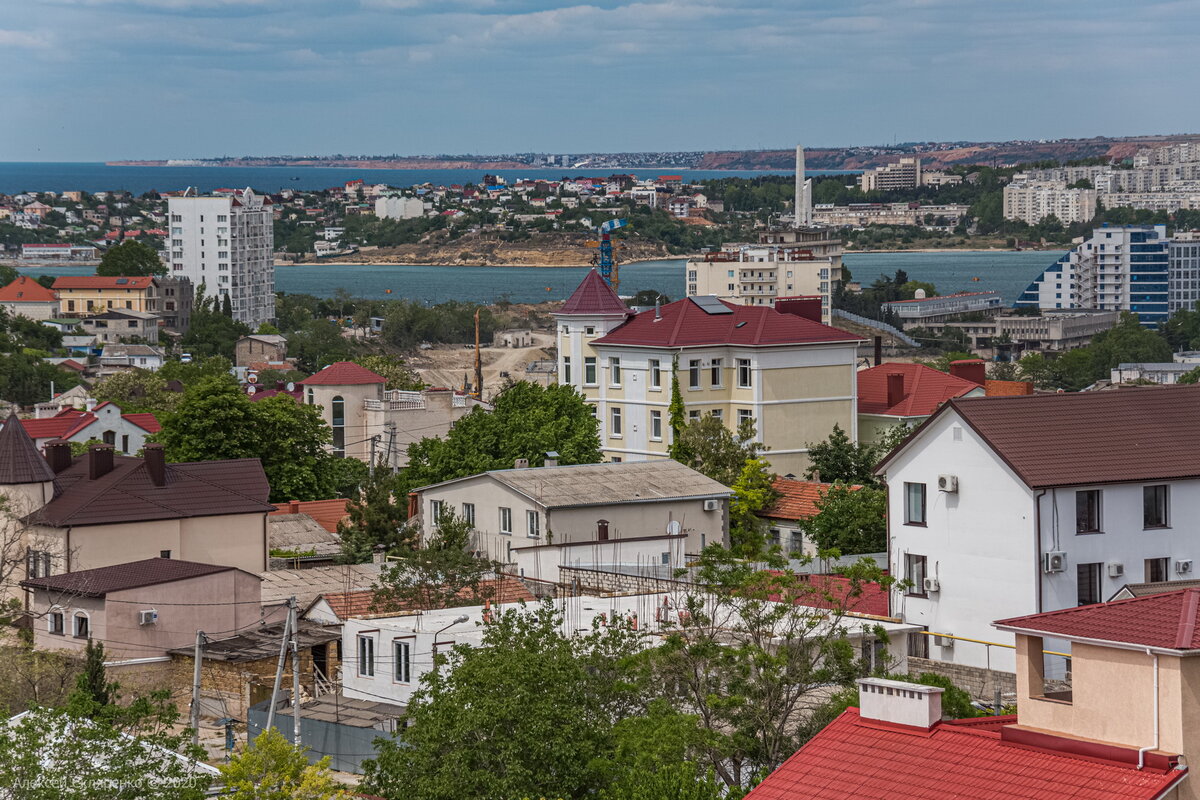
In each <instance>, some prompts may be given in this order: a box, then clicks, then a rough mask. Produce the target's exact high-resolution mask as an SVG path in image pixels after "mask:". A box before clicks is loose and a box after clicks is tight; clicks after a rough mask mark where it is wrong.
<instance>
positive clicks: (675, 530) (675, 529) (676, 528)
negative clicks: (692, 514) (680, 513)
mask: <svg viewBox="0 0 1200 800" xmlns="http://www.w3.org/2000/svg"><path fill="white" fill-rule="evenodd" d="M681 531H683V526H682V525H680V524H679V520H677V519H673V520H671V521H670V522H668V523H667V536H678V535H679V534H680V532H681Z"/></svg>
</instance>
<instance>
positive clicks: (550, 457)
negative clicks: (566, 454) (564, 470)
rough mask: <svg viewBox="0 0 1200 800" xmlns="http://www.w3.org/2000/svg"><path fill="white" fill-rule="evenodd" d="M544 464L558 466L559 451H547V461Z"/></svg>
mask: <svg viewBox="0 0 1200 800" xmlns="http://www.w3.org/2000/svg"><path fill="white" fill-rule="evenodd" d="M544 466H547V467H557V466H558V453H556V452H555V451H553V450H547V451H546V462H545V464H544Z"/></svg>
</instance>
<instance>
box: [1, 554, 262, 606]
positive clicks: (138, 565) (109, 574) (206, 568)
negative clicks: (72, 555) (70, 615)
mask: <svg viewBox="0 0 1200 800" xmlns="http://www.w3.org/2000/svg"><path fill="white" fill-rule="evenodd" d="M231 569H237V567H222V566H220V565H218V564H201V563H199V562H197V561H180V560H178V559H174V558H147V559H145V560H143V561H130V562H128V563H126V564H114V565H112V566H111V567H98V568H96V569H84V570H80V571H79V572H67V573H64V574H62V575H51V576H50V577H48V578H31V579H29V580H24V581H21V585H22V586H24V587H26V588H29V589H49V590H52V591H61V592H68V593H70V594H75V595H81V596H83V597H103V596H104V595H106V594H108V593H109V592H119V591H122V590H125V589H140V588H141V587H143V586H154V585H155V584H159V583H171V582H173V581H184V580H188V579H189V578H199V577H201V576H203V575H214V574H216V573H218V572H228V571H229V570H231ZM255 577H257V576H255Z"/></svg>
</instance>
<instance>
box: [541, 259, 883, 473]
mask: <svg viewBox="0 0 1200 800" xmlns="http://www.w3.org/2000/svg"><path fill="white" fill-rule="evenodd" d="M797 305H798V307H799V308H798V310H799V311H800V312H801V313H803V312H804V311H805V310H806V306H805V305H804V304H797ZM812 316H813V317H816V316H817V315H816V314H815V313H814V314H812ZM555 317H556V319H557V322H558V379H559V382H560V383H564V384H569V385H571V386H574V387H575V388H577V389H578V390H579V391H580V392H582V393H583V395H584V397H585V398H587V401H588V402H589V403H590V404H592V405H593V406H594V407H595V408H596V418H597V420H598V421H599V424H600V438H601V447H602V449H603V451H604V453H605V455H606V456H607V457H608V458H609V459H610V460H613V461H642V460H646V459H649V458H657V457H665V456H666V455H667V452H668V448H669V447H670V443H671V426H670V419H669V417H670V414H669V406H670V402H671V384H672V376H673V374H677V377H678V381H679V385H680V389H681V393H682V396H683V401H684V404H685V406H686V408H687V415H688V417H689V418H692V419H695V418H699V417H700V415H702V414H711V415H713V416H715V417H718V418H720V419H721V420H723V421H724V422H725V424H726V425H727V426H728V427H730V428H734V429H736V427H737V426H738V424H739V423H740V422H741V421H742V420H753V421H754V422H755V427H756V435H757V437H758V439H759V440H760V441H764V442H770V443H771V450H770V451H768V453H767V458H768V459H769V460H770V462H771V464H772V465H773V467H774V468H775V470H776V471H777V472H779V473H781V474H786V473H794V474H799V473H800V471H801V470H802V469H803V468H804V467H805V466H806V465H807V461H808V459H807V452H808V444H809V443H810V442H817V441H821V440H823V439H825V438H826V437H827V436H828V435H829V433H830V431H831V430H832V429H833V426H834V424H838V425H840V426H841V427H842V429H843V430H845V431H846V432H847V433H848V434H849V435H850V436H851V437H852V438H853V437H855V436H856V434H857V414H856V398H855V393H856V382H855V363H856V359H857V351H858V345H859V344H860V343H861V341H862V340H860V339H859V337H857V336H855V335H854V334H851V333H847V332H846V331H842V330H838V329H837V328H831V327H829V326H827V325H824V324H822V323H821V322H819V321H817V320H816V319H813V318H806V317H804V316H800V315H799V314H792V313H783V312H781V311H777V310H776V309H775V308H773V307H768V306H759V305H754V306H750V305H739V304H736V303H730V302H725V301H722V300H719V299H717V298H715V297H709V296H700V297H689V298H687V299H685V300H678V301H676V302H674V303H670V304H668V305H665V306H662V307H661V308H656V309H654V310H650V311H644V312H642V313H641V314H633V313H632V312H630V311H629V310H628V309H626V308H625V305H624V304H623V303H622V302H621V300H620V298H619V297H617V295H616V293H615V292H614V291H613V290H612V288H611V287H610V286H609V285H608V284H606V283H605V282H604V279H603V278H601V277H600V274H599V273H598V272H596V271H595V270H593V271H592V272H590V273H589V274H588V276H587V277H586V278H584V280H583V283H581V284H580V285H579V288H578V289H576V290H575V293H574V294H573V295H572V296H571V297H570V298H569V299H568V300H567V302H566V304H565V305H564V306H563V308H562V309H561V310H560V311H558V312H557V313H556V314H555ZM673 363H677V367H678V372H677V373H672V364H673Z"/></svg>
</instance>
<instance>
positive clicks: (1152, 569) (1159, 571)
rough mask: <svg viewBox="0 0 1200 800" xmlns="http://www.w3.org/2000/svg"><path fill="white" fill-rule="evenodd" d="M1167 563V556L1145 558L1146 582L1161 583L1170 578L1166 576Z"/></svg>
mask: <svg viewBox="0 0 1200 800" xmlns="http://www.w3.org/2000/svg"><path fill="white" fill-rule="evenodd" d="M1169 563H1170V559H1167V558H1147V559H1146V564H1145V576H1146V578H1145V580H1146V583H1161V582H1162V581H1166V580H1170V578H1168V577H1167V564H1169Z"/></svg>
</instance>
